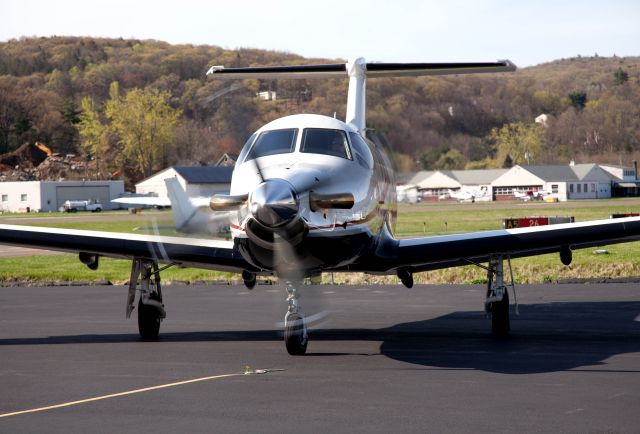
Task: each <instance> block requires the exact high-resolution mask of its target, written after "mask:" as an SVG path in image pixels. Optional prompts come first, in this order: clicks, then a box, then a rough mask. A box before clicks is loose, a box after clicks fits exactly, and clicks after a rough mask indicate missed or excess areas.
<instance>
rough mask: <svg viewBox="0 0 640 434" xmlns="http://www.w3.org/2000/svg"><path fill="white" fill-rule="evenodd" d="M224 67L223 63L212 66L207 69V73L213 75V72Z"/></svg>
mask: <svg viewBox="0 0 640 434" xmlns="http://www.w3.org/2000/svg"><path fill="white" fill-rule="evenodd" d="M223 69H224V66H222V65H214V66H212V67H211V68H209V70H208V71H207V75H211V74H215V73H216V72H218V71H222V70H223Z"/></svg>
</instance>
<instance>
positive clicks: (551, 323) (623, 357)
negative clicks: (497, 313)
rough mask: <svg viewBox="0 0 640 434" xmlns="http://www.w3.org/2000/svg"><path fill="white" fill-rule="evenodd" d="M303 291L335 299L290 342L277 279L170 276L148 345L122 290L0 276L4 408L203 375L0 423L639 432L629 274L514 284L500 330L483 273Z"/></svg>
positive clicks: (124, 428) (71, 428) (132, 428)
mask: <svg viewBox="0 0 640 434" xmlns="http://www.w3.org/2000/svg"><path fill="white" fill-rule="evenodd" d="M306 289H307V295H306V296H304V298H303V303H305V304H303V306H304V307H306V310H307V312H308V313H314V312H316V311H331V313H330V314H329V316H328V317H327V318H325V322H324V323H319V324H316V326H315V328H314V329H313V330H312V331H311V339H312V341H311V342H310V344H309V353H310V354H309V355H308V356H306V357H291V356H288V355H287V354H286V352H285V349H284V345H283V343H282V341H281V337H280V335H279V333H278V332H277V327H276V323H277V322H278V321H280V320H281V318H282V316H283V313H284V301H283V298H284V296H283V293H282V290H281V289H280V290H278V288H275V287H269V286H264V287H259V288H257V289H256V290H254V291H252V292H249V291H247V290H245V289H244V287H240V286H219V287H203V286H172V287H168V288H167V289H166V296H165V300H166V303H167V307H168V318H167V319H166V321H165V322H164V323H163V326H162V331H161V332H162V333H163V334H162V336H161V339H160V340H159V341H158V342H143V341H141V340H140V339H139V338H138V335H137V332H136V323H135V320H134V319H132V320H129V321H125V320H124V299H125V289H124V288H123V287H73V288H69V287H54V288H0V414H6V413H10V412H16V411H22V410H29V409H36V408H41V407H47V406H51V405H54V404H64V403H69V402H73V401H78V400H85V399H89V398H98V397H104V396H105V395H111V394H116V393H121V392H130V391H134V390H135V389H143V388H149V387H153V386H160V385H167V384H170V383H176V382H180V381H184V380H197V381H194V382H191V383H188V384H179V385H172V386H167V387H164V388H159V389H153V390H147V391H143V392H139V393H129V394H125V395H118V396H113V397H110V398H105V399H100V400H95V401H89V402H82V403H77V404H75V405H70V406H66V407H61V408H53V409H49V410H42V411H37V412H32V413H25V414H19V415H15V416H9V417H0V432H2V433H5V432H7V433H9V432H10V433H20V432H65V433H73V432H78V433H86V432H105V433H106V432H109V433H113V432H160V433H164V432H167V433H168V432H172V433H173V432H243V433H244V432H291V431H299V432H326V431H327V429H329V430H331V431H333V432H492V433H494V432H510V433H513V432H554V433H556V432H569V433H570V432H576V433H588V432H593V433H602V432H639V431H640V322H639V320H640V317H639V314H640V288H638V286H637V285H635V284H608V285H549V286H522V287H520V290H519V292H518V296H519V299H520V302H521V305H520V316H519V317H515V318H514V319H513V321H512V328H513V336H512V338H511V339H509V340H494V339H492V338H491V337H490V335H489V333H488V328H489V324H488V321H487V320H486V319H485V318H484V316H483V313H482V312H481V307H482V294H483V288H482V287H477V286H420V287H417V288H414V289H413V290H407V289H404V288H401V287H396V286H348V287H332V286H321V287H309V288H306ZM247 364H248V365H250V367H251V369H254V370H255V369H282V371H273V372H270V373H266V374H258V375H236V374H239V373H241V372H242V371H243V370H244V369H245V365H247ZM227 374H231V376H225V375H227ZM206 377H209V378H206ZM203 378H206V379H203Z"/></svg>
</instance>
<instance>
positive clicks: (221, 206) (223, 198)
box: [209, 193, 249, 211]
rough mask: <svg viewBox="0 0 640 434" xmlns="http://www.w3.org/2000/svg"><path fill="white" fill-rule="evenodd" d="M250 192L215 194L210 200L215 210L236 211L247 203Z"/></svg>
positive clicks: (211, 206)
mask: <svg viewBox="0 0 640 434" xmlns="http://www.w3.org/2000/svg"><path fill="white" fill-rule="evenodd" d="M248 198H249V195H248V194H246V193H245V194H237V195H230V194H214V195H213V196H212V197H211V200H210V201H209V207H210V208H211V209H212V210H213V211H235V210H237V209H238V208H240V207H241V206H242V205H245V204H246V203H247V199H248Z"/></svg>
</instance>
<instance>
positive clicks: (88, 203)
mask: <svg viewBox="0 0 640 434" xmlns="http://www.w3.org/2000/svg"><path fill="white" fill-rule="evenodd" d="M62 209H63V210H64V212H77V211H91V212H100V211H102V204H101V203H100V201H97V200H96V201H94V200H68V201H66V202H65V203H64V204H62Z"/></svg>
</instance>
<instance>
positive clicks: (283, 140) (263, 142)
mask: <svg viewBox="0 0 640 434" xmlns="http://www.w3.org/2000/svg"><path fill="white" fill-rule="evenodd" d="M297 132H298V130H297V129H295V128H291V129H286V130H273V131H264V132H263V133H261V134H260V135H259V136H258V138H257V139H256V141H255V143H254V144H253V146H252V147H251V150H250V151H249V153H248V154H247V158H246V159H245V161H249V160H253V159H254V158H259V157H265V156H267V155H276V154H287V153H289V152H293V150H294V148H295V147H296V135H297Z"/></svg>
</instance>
